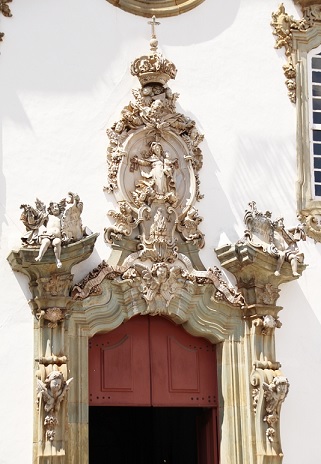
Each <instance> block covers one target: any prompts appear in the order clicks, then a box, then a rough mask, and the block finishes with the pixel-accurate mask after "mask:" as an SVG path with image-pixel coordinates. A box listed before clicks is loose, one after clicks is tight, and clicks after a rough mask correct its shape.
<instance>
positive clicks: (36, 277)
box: [8, 234, 98, 327]
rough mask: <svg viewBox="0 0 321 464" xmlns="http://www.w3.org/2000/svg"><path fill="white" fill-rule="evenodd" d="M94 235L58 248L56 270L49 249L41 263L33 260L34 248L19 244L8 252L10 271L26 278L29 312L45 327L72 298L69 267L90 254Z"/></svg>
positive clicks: (61, 316)
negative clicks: (59, 265)
mask: <svg viewBox="0 0 321 464" xmlns="http://www.w3.org/2000/svg"><path fill="white" fill-rule="evenodd" d="M97 237H98V234H92V235H90V236H89V237H86V238H83V239H82V240H79V241H78V242H75V243H72V244H70V245H67V246H66V247H63V248H62V252H61V261H62V266H61V267H60V268H59V269H58V268H57V267H56V264H55V256H54V252H53V250H52V249H49V250H48V251H47V253H46V255H45V257H44V259H43V260H42V261H41V262H37V261H35V258H36V256H37V254H38V251H39V250H38V249H35V248H25V247H22V248H20V249H19V250H17V251H12V252H11V253H10V255H9V256H8V261H9V263H10V265H11V267H12V269H13V270H15V271H19V272H22V273H23V274H26V275H27V276H28V277H29V279H30V281H29V287H30V291H31V294H32V299H31V300H30V301H29V305H30V307H31V310H32V313H33V314H34V315H35V317H36V318H37V319H39V320H43V321H46V323H47V324H48V326H49V327H50V326H51V327H56V326H57V324H58V323H59V322H60V321H62V320H63V319H64V318H65V317H66V315H67V314H68V312H69V310H70V308H71V304H72V298H71V297H70V296H69V293H70V289H71V286H72V279H73V278H72V274H71V268H72V267H73V266H74V265H75V264H77V263H79V262H81V261H83V260H84V259H86V258H88V257H89V256H90V254H91V253H92V250H93V247H94V244H95V241H96V239H97Z"/></svg>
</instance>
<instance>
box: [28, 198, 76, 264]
mask: <svg viewBox="0 0 321 464" xmlns="http://www.w3.org/2000/svg"><path fill="white" fill-rule="evenodd" d="M68 196H69V199H68V200H67V199H66V198H64V199H62V200H61V201H60V202H59V203H57V202H50V203H49V206H48V207H47V208H46V206H45V204H44V203H43V202H42V201H40V200H38V199H37V200H36V202H35V205H36V206H35V208H34V207H32V206H30V205H27V204H23V205H21V206H20V208H21V209H23V212H22V214H21V217H20V219H21V221H22V222H23V224H24V225H25V227H26V230H27V234H25V235H24V236H23V237H22V242H23V244H24V245H25V246H29V247H30V246H31V247H33V246H40V248H39V253H38V256H37V257H36V258H35V261H41V260H42V258H43V256H44V254H45V253H46V251H47V250H48V248H49V247H52V248H53V250H54V254H55V258H56V263H57V267H58V268H60V267H61V265H62V264H61V261H60V256H61V246H62V245H63V244H68V243H71V242H74V241H77V240H80V239H81V238H83V236H84V235H85V233H84V230H83V227H82V222H81V217H80V215H81V213H82V210H83V203H82V201H80V198H79V196H78V195H77V194H75V193H72V192H69V194H68Z"/></svg>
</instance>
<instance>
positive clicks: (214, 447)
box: [197, 408, 219, 464]
mask: <svg viewBox="0 0 321 464" xmlns="http://www.w3.org/2000/svg"><path fill="white" fill-rule="evenodd" d="M197 450H198V464H218V462H219V452H218V430H217V409H216V408H209V409H203V411H202V412H201V413H200V414H199V416H198V418H197Z"/></svg>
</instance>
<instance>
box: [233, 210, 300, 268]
mask: <svg viewBox="0 0 321 464" xmlns="http://www.w3.org/2000/svg"><path fill="white" fill-rule="evenodd" d="M249 206H250V209H249V210H246V212H245V216H244V222H245V224H246V226H247V230H245V236H244V238H243V239H242V241H248V242H249V243H250V244H251V245H253V246H255V247H258V248H262V250H263V251H264V252H266V253H268V254H269V255H271V256H273V257H274V258H277V264H276V270H275V272H274V274H275V276H279V275H280V271H281V268H282V265H283V263H284V261H287V262H289V263H290V264H291V268H292V275H293V276H294V277H298V276H299V275H300V274H299V273H298V264H302V263H303V260H304V255H303V253H301V252H300V250H299V248H298V242H299V241H300V240H305V239H306V235H305V232H304V228H303V225H302V224H299V225H298V226H297V227H294V228H292V229H285V227H284V219H283V218H278V219H277V220H275V221H272V219H271V217H272V214H271V212H270V211H266V212H265V213H262V212H261V211H258V210H257V207H256V203H255V202H254V201H253V202H251V203H249Z"/></svg>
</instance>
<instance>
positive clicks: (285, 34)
mask: <svg viewBox="0 0 321 464" xmlns="http://www.w3.org/2000/svg"><path fill="white" fill-rule="evenodd" d="M271 26H272V27H273V35H274V36H275V38H276V42H275V45H274V48H277V49H280V48H284V50H285V56H286V58H287V64H286V65H284V66H283V71H284V75H285V77H286V81H285V83H286V86H287V88H288V95H289V98H290V100H291V102H292V103H295V101H296V70H295V65H294V62H293V58H292V51H293V40H292V32H293V31H294V30H297V31H301V32H302V31H306V30H307V29H309V27H311V19H310V20H308V19H307V18H306V17H304V18H302V19H299V20H296V19H294V18H293V16H290V15H288V14H287V13H286V12H285V8H284V5H283V3H281V4H280V5H279V8H278V9H277V11H275V12H274V13H272V22H271Z"/></svg>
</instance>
